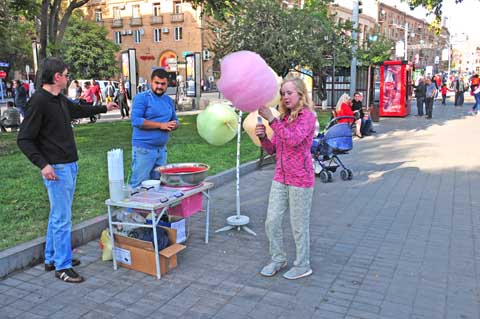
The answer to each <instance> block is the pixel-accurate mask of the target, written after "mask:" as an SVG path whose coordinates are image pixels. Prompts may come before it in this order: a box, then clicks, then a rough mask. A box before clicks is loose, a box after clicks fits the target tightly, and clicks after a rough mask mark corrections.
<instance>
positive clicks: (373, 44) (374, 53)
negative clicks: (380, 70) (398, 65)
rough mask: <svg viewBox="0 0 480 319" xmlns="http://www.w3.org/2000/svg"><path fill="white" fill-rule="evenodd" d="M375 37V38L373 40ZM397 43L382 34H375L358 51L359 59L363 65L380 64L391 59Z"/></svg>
mask: <svg viewBox="0 0 480 319" xmlns="http://www.w3.org/2000/svg"><path fill="white" fill-rule="evenodd" d="M373 39H375V40H373ZM394 45H395V43H394V42H393V41H392V40H390V39H387V38H385V37H382V36H380V35H373V36H372V38H371V39H368V40H367V42H365V44H364V46H362V47H359V48H358V51H357V56H358V60H359V61H360V62H361V63H362V64H363V65H374V64H379V63H381V62H383V61H386V60H388V59H390V57H391V56H392V50H393V46H394Z"/></svg>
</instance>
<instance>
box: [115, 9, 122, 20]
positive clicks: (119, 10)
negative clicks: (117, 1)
mask: <svg viewBox="0 0 480 319" xmlns="http://www.w3.org/2000/svg"><path fill="white" fill-rule="evenodd" d="M120 12H121V9H120V7H113V19H114V20H118V19H121V18H122V15H121V13H120Z"/></svg>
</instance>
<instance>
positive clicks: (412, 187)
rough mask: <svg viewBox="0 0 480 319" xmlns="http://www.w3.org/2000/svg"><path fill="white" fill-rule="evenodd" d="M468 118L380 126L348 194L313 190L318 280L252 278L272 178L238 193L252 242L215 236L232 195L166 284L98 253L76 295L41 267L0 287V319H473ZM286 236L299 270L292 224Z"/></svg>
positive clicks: (261, 250) (195, 225) (360, 143)
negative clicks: (206, 238)
mask: <svg viewBox="0 0 480 319" xmlns="http://www.w3.org/2000/svg"><path fill="white" fill-rule="evenodd" d="M436 103H437V104H439V103H438V102H436ZM470 104H472V102H471V99H468V100H467V102H466V105H465V106H464V107H463V108H462V107H458V108H454V107H453V105H451V102H450V104H448V105H447V106H436V107H435V109H434V115H433V117H434V118H433V119H432V120H427V119H425V118H424V117H423V118H419V117H415V116H409V117H407V118H403V119H402V118H382V119H381V122H380V123H378V124H376V125H375V129H376V130H377V131H378V133H377V134H376V135H375V136H372V137H366V138H364V139H361V140H358V139H356V140H355V142H354V149H353V151H352V152H351V154H349V155H346V156H343V157H342V159H343V160H344V161H345V163H346V164H347V165H348V166H349V167H350V168H351V169H352V170H353V172H354V179H353V180H352V181H348V182H344V181H342V180H341V179H340V177H339V174H338V173H337V174H335V175H334V180H333V182H332V183H329V184H322V183H321V182H320V181H319V179H318V180H317V185H316V187H315V196H314V202H313V209H312V218H311V243H312V246H311V262H312V268H313V271H314V273H313V275H312V276H311V277H307V278H303V279H300V280H297V281H288V280H285V279H284V278H282V276H279V275H277V276H276V277H274V278H263V277H261V276H260V275H259V274H258V271H259V270H260V269H261V267H262V266H263V265H264V264H265V263H266V262H267V261H268V245H267V240H266V237H265V232H264V227H263V223H264V219H265V212H266V208H267V199H268V192H269V186H270V183H271V179H272V176H273V166H269V167H266V168H264V169H262V170H260V171H256V172H254V173H251V174H249V175H247V176H245V177H242V179H241V205H242V213H243V214H245V215H248V216H250V218H251V225H250V226H251V228H252V229H253V230H254V231H256V232H257V234H258V236H257V237H253V236H251V235H249V234H247V233H245V232H238V231H236V230H235V231H230V232H226V233H214V232H213V231H214V230H215V229H218V228H220V227H222V226H224V225H225V218H226V217H228V216H230V215H232V214H234V212H235V200H234V194H235V184H234V183H233V182H232V183H228V184H226V185H224V186H222V187H220V188H218V189H216V190H214V191H213V192H212V195H213V196H212V198H213V208H212V214H211V216H212V217H211V228H210V230H211V231H212V234H211V237H210V243H209V244H208V245H206V244H204V243H203V236H204V233H203V228H202V226H203V217H204V216H203V215H201V214H197V215H196V216H193V217H192V218H191V220H190V222H189V225H190V237H189V239H188V241H187V246H188V247H187V249H186V250H185V251H184V252H182V253H181V255H180V256H179V267H178V268H177V269H175V270H174V271H172V272H171V273H169V274H167V275H166V276H164V277H163V278H162V279H161V280H155V279H154V278H153V277H151V276H147V275H144V274H142V273H138V272H134V271H129V270H125V269H123V268H120V269H119V270H117V271H113V269H112V264H111V262H102V261H101V259H100V256H101V252H100V249H99V246H98V242H97V241H95V242H90V243H89V244H87V245H85V246H82V247H80V248H79V249H77V252H76V254H77V256H79V257H80V259H81V260H82V266H80V267H78V271H79V272H80V273H81V274H82V275H84V276H85V277H86V279H87V280H86V282H84V283H82V284H80V285H73V284H65V283H63V282H61V281H60V280H58V279H55V278H54V274H53V273H45V272H44V271H43V267H42V265H39V266H37V267H34V268H31V269H28V270H25V271H23V272H19V273H16V274H12V275H11V276H9V277H8V278H6V279H4V280H3V281H0V318H95V319H100V318H229V319H235V318H262V319H264V318H322V319H336V318H348V319H353V318H366V319H370V318H372V319H373V318H401V319H405V318H412V319H413V318H424V319H437V318H461V319H466V318H472V319H476V318H479V315H480V310H479V305H480V297H479V292H480V287H479V284H480V239H479V235H478V234H479V231H480V220H479V216H480V215H479V212H480V197H479V196H478V195H479V189H480V170H479V164H478V163H479V158H480V148H479V147H478V146H477V144H476V141H477V139H478V136H480V116H478V117H473V116H468V115H467V110H468V107H467V105H470ZM413 113H416V111H413ZM284 229H285V238H286V241H285V243H286V246H287V248H288V252H289V256H288V257H289V262H290V264H291V263H292V262H293V259H294V256H293V254H294V246H293V239H292V237H291V231H290V228H289V224H288V220H286V221H285V227H284Z"/></svg>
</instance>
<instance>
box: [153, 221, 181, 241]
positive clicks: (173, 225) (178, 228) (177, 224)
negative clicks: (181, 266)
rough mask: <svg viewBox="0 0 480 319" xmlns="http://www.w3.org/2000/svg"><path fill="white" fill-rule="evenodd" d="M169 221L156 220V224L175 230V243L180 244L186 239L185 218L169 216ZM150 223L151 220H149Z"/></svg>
mask: <svg viewBox="0 0 480 319" xmlns="http://www.w3.org/2000/svg"><path fill="white" fill-rule="evenodd" d="M168 219H169V222H164V221H161V220H160V221H158V226H164V227H168V228H172V229H175V230H176V241H175V242H176V243H177V244H180V243H183V242H185V241H186V240H187V226H186V223H185V218H181V217H178V216H169V217H168ZM150 223H151V222H150Z"/></svg>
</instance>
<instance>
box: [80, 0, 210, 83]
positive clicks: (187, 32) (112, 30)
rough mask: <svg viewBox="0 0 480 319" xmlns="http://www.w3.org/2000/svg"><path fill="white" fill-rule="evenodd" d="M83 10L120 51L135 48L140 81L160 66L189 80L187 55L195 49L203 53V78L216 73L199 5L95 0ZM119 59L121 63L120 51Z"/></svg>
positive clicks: (154, 0)
mask: <svg viewBox="0 0 480 319" xmlns="http://www.w3.org/2000/svg"><path fill="white" fill-rule="evenodd" d="M83 11H84V14H85V17H86V19H89V20H92V21H95V22H96V23H97V24H99V25H102V26H104V27H105V28H106V30H107V31H108V37H109V38H110V39H111V40H113V41H114V42H115V43H116V44H118V45H119V46H120V47H121V51H125V50H127V49H131V48H134V49H135V50H136V57H137V72H138V77H139V82H140V83H142V80H149V79H150V74H151V72H152V69H154V68H157V67H163V68H165V69H166V70H167V71H171V72H177V73H178V74H181V75H183V76H185V79H186V74H185V72H186V68H185V55H187V54H190V53H194V52H201V53H202V54H201V56H202V63H201V64H202V72H201V73H202V78H204V79H207V78H208V77H209V76H210V75H213V70H212V62H211V59H210V58H211V57H210V52H209V51H208V49H207V47H206V43H205V37H206V33H208V31H205V28H204V21H203V19H202V17H201V14H200V13H201V9H200V8H197V9H194V8H192V6H191V5H190V4H189V3H186V2H183V1H181V0H137V1H135V0H133V1H124V0H92V1H89V2H88V4H87V5H85V6H84V7H83ZM117 58H118V60H119V62H120V53H119V54H118V57H117ZM112 76H113V75H112Z"/></svg>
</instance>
